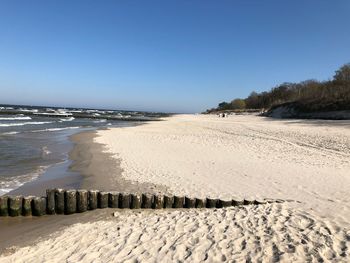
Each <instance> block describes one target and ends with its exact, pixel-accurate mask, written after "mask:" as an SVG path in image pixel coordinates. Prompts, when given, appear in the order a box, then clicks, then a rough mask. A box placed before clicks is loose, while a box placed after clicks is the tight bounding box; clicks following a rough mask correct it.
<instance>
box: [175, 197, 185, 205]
mask: <svg viewBox="0 0 350 263" xmlns="http://www.w3.org/2000/svg"><path fill="white" fill-rule="evenodd" d="M184 202H185V197H183V196H176V195H175V196H174V204H173V208H183V207H184Z"/></svg>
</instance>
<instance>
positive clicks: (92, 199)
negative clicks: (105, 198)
mask: <svg viewBox="0 0 350 263" xmlns="http://www.w3.org/2000/svg"><path fill="white" fill-rule="evenodd" d="M97 196H98V191H97V190H90V191H89V193H88V209H89V210H95V209H97Z"/></svg>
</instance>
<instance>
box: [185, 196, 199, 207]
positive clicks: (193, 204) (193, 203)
mask: <svg viewBox="0 0 350 263" xmlns="http://www.w3.org/2000/svg"><path fill="white" fill-rule="evenodd" d="M195 207H196V199H195V198H190V197H187V196H186V197H185V208H195Z"/></svg>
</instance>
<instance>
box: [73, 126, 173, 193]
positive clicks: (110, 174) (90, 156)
mask: <svg viewBox="0 0 350 263" xmlns="http://www.w3.org/2000/svg"><path fill="white" fill-rule="evenodd" d="M116 128H118V127H116ZM99 130H102V129H97V130H94V131H86V132H80V133H77V134H74V135H72V136H71V137H70V140H71V141H72V142H73V143H74V147H73V149H72V150H71V151H70V152H69V159H70V160H71V161H72V164H71V165H70V166H69V170H70V171H72V172H75V173H79V174H80V175H81V176H82V181H81V184H80V186H79V188H80V189H88V190H89V189H97V190H100V191H117V192H127V193H128V192H130V193H158V192H161V193H166V192H167V189H166V187H163V186H160V185H156V184H150V183H136V182H133V181H129V180H126V179H124V178H123V176H122V172H123V170H122V169H121V167H120V159H116V158H114V157H113V156H112V154H110V153H108V152H106V150H105V145H103V144H101V143H98V142H96V140H95V138H96V137H98V131H99Z"/></svg>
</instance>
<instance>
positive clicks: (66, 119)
mask: <svg viewBox="0 0 350 263" xmlns="http://www.w3.org/2000/svg"><path fill="white" fill-rule="evenodd" d="M60 120H61V121H72V120H75V118H74V117H70V118H64V119H60Z"/></svg>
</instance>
